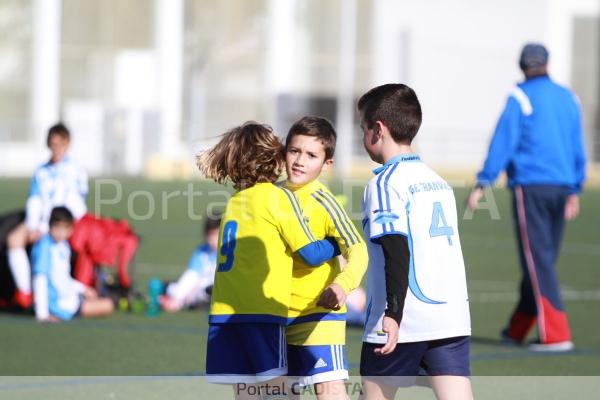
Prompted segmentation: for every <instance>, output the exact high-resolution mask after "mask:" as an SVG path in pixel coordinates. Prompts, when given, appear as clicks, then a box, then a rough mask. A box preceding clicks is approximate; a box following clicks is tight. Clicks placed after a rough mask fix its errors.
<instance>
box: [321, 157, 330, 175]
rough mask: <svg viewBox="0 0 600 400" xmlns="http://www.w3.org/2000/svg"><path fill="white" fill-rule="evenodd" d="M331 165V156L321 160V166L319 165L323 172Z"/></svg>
mask: <svg viewBox="0 0 600 400" xmlns="http://www.w3.org/2000/svg"><path fill="white" fill-rule="evenodd" d="M332 165H333V158H329V159H327V160H325V162H323V167H321V172H325V171H327V170H329V168H331V166H332Z"/></svg>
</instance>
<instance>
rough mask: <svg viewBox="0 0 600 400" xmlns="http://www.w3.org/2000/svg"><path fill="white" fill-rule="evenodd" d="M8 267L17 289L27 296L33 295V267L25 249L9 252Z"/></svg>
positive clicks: (10, 250)
mask: <svg viewBox="0 0 600 400" xmlns="http://www.w3.org/2000/svg"><path fill="white" fill-rule="evenodd" d="M8 265H9V266H10V271H11V272H12V276H13V279H14V280H15V285H16V286H17V289H18V290H20V291H21V292H23V293H25V294H29V293H31V267H30V265H29V259H28V258H27V252H26V251H25V249H24V248H22V247H19V248H16V249H9V250H8Z"/></svg>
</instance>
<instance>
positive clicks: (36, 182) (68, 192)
mask: <svg viewBox="0 0 600 400" xmlns="http://www.w3.org/2000/svg"><path fill="white" fill-rule="evenodd" d="M87 192H88V177H87V173H86V172H85V171H84V170H83V169H82V168H81V167H79V166H78V165H77V164H76V163H75V162H73V161H72V160H71V158H70V157H68V156H67V157H65V158H64V159H63V160H62V161H60V162H58V163H51V162H47V163H45V164H43V165H41V166H39V167H38V168H37V169H36V170H35V172H34V174H33V177H32V179H31V187H30V189H29V198H28V199H27V217H26V224H27V228H28V229H29V230H32V231H34V230H39V231H41V232H42V233H45V232H47V231H48V220H49V219H50V212H51V211H52V209H53V208H54V207H58V206H64V207H67V208H68V209H69V211H71V213H72V214H73V216H74V217H75V220H78V219H79V218H81V217H82V216H83V215H84V214H85V213H86V211H87V206H86V204H85V198H86V196H87Z"/></svg>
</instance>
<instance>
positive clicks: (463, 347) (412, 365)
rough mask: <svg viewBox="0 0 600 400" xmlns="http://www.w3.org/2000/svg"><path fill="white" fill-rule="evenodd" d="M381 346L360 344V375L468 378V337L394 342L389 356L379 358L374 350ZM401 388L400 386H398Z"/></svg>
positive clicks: (469, 373)
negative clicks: (361, 345)
mask: <svg viewBox="0 0 600 400" xmlns="http://www.w3.org/2000/svg"><path fill="white" fill-rule="evenodd" d="M381 346H383V345H382V344H376V343H363V347H362V352H361V355H360V374H361V375H362V376H381V377H383V376H386V377H398V376H404V377H416V376H419V375H429V376H437V375H452V376H466V377H468V376H470V375H471V371H470V368H469V336H460V337H454V338H447V339H439V340H430V341H426V342H413V343H398V345H397V346H396V348H395V349H394V351H393V352H392V353H391V354H388V355H386V356H379V355H377V354H375V353H374V352H373V350H374V349H376V348H378V347H381ZM399 386H404V385H399Z"/></svg>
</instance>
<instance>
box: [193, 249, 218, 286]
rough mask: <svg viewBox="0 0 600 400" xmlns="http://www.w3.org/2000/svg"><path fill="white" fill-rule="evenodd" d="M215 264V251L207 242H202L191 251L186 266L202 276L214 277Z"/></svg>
mask: <svg viewBox="0 0 600 400" xmlns="http://www.w3.org/2000/svg"><path fill="white" fill-rule="evenodd" d="M216 266H217V251H216V250H213V249H211V248H210V246H209V245H208V243H203V244H201V245H199V246H198V247H196V249H195V250H194V252H193V253H192V256H191V257H190V261H188V266H187V268H188V270H190V271H194V272H197V273H198V274H200V275H201V276H203V277H206V278H212V279H214V277H215V269H216Z"/></svg>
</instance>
